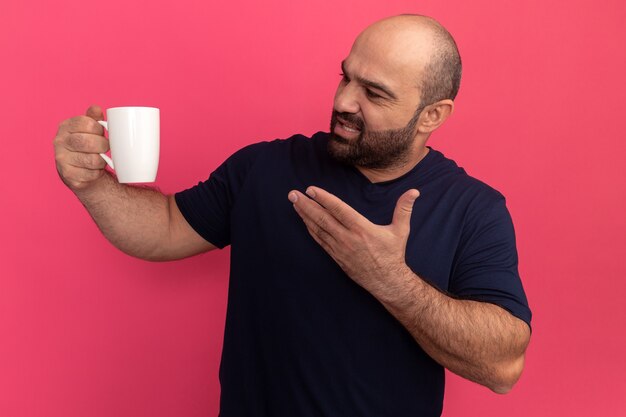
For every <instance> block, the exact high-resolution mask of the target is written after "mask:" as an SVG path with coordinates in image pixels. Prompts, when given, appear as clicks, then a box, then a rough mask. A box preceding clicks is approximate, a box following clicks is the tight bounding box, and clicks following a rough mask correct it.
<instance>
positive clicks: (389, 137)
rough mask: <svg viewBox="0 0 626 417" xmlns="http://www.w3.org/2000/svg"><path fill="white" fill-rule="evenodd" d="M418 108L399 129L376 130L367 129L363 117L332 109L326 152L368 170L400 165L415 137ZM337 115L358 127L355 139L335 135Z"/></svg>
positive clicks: (419, 112) (339, 159)
mask: <svg viewBox="0 0 626 417" xmlns="http://www.w3.org/2000/svg"><path fill="white" fill-rule="evenodd" d="M422 109H423V107H421V106H420V107H419V108H418V109H417V110H416V112H415V114H414V115H413V117H412V118H411V120H409V123H408V124H407V125H406V126H405V127H403V128H400V129H388V130H383V131H380V132H369V131H368V130H367V128H365V126H364V123H363V120H361V119H360V118H359V117H357V116H355V115H354V114H352V113H338V112H337V111H335V110H333V113H332V116H331V119H330V137H329V139H328V153H329V154H330V156H331V157H333V158H334V159H336V160H337V161H339V162H342V163H344V164H348V165H353V166H358V167H362V168H370V169H387V168H391V167H395V166H402V165H404V164H406V163H407V162H408V158H409V149H410V148H411V146H413V141H414V139H415V132H414V131H415V126H416V125H417V120H418V119H419V116H420V114H421V113H422ZM337 116H339V117H341V118H342V119H343V120H345V121H346V122H347V123H349V124H351V125H352V126H355V127H356V128H358V129H359V130H360V131H361V133H360V134H359V137H358V138H356V139H355V140H347V139H345V138H342V137H341V136H337V135H336V134H335V133H334V131H335V126H336V125H337Z"/></svg>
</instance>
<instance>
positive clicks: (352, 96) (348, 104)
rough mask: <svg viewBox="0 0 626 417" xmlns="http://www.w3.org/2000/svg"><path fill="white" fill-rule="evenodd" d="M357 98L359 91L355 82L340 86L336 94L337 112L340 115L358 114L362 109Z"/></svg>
mask: <svg viewBox="0 0 626 417" xmlns="http://www.w3.org/2000/svg"><path fill="white" fill-rule="evenodd" d="M357 97H358V91H357V86H356V84H355V83H354V82H349V83H347V84H344V85H342V84H340V85H339V87H337V92H336V93H335V103H334V104H335V110H336V111H338V112H339V113H358V112H359V110H361V108H360V106H359V101H358V99H357Z"/></svg>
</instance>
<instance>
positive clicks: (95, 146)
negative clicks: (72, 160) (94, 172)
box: [64, 133, 109, 154]
mask: <svg viewBox="0 0 626 417" xmlns="http://www.w3.org/2000/svg"><path fill="white" fill-rule="evenodd" d="M64 145H65V147H66V148H67V149H69V150H70V151H73V152H84V153H93V154H98V153H105V152H107V151H108V150H109V141H108V140H107V139H106V138H105V137H104V136H100V135H96V134H91V133H72V134H70V135H68V136H67V137H66V139H65V143H64Z"/></svg>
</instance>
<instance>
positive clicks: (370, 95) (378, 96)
mask: <svg viewBox="0 0 626 417" xmlns="http://www.w3.org/2000/svg"><path fill="white" fill-rule="evenodd" d="M365 94H366V95H367V96H368V97H369V98H381V97H382V96H381V95H380V94H376V93H375V92H373V91H372V90H370V89H369V88H367V89H365Z"/></svg>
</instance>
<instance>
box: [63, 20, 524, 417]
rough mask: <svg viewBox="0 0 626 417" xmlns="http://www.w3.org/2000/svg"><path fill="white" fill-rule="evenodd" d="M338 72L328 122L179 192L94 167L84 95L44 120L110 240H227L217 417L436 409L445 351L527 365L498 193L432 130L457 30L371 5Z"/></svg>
mask: <svg viewBox="0 0 626 417" xmlns="http://www.w3.org/2000/svg"><path fill="white" fill-rule="evenodd" d="M341 71H342V75H341V76H342V78H341V81H340V82H339V86H338V88H337V92H336V95H335V99H334V106H333V111H332V117H331V123H330V132H329V133H324V132H319V133H317V134H315V135H313V136H312V137H311V138H307V137H304V136H302V135H295V136H293V137H291V138H289V139H286V140H276V141H273V142H262V143H257V144H254V145H250V146H248V147H245V148H244V149H242V150H240V151H238V152H236V153H235V154H234V155H232V156H231V157H230V158H228V159H227V160H226V161H225V162H224V163H223V164H222V165H221V166H220V167H219V168H217V169H216V170H215V171H214V172H213V173H212V174H211V175H210V177H209V178H208V179H207V180H206V181H204V182H201V183H199V184H198V185H196V186H194V187H192V188H190V189H187V190H185V191H182V192H179V193H177V194H175V195H163V194H161V193H160V192H158V191H155V190H149V189H145V188H136V187H133V186H129V185H123V184H119V183H118V182H117V181H116V180H115V178H114V177H113V176H112V174H110V173H109V172H106V171H104V166H105V164H104V162H103V161H102V159H101V158H100V157H99V156H98V153H101V152H106V151H107V149H108V144H107V140H106V139H105V138H104V137H103V129H102V127H101V126H100V125H99V124H98V123H97V122H96V120H101V119H102V111H101V110H100V108H99V107H97V106H92V107H90V109H89V110H88V111H87V115H86V116H79V117H75V118H72V119H69V120H67V121H65V122H63V123H62V124H61V126H60V128H59V132H58V134H57V137H56V139H55V149H56V161H57V169H58V171H59V174H60V176H61V178H62V180H63V181H64V182H65V183H66V184H67V185H68V187H69V188H70V189H71V190H72V191H73V192H74V193H75V194H76V195H77V196H78V198H79V199H80V200H81V202H82V203H83V204H84V205H85V207H86V208H87V210H88V211H89V213H90V214H91V215H92V217H93V218H94V220H95V221H96V223H97V224H98V226H99V227H100V229H101V230H102V232H103V233H104V234H105V236H106V237H107V238H108V239H109V240H110V241H111V242H112V243H113V244H114V245H115V246H117V247H118V248H119V249H121V250H122V251H124V252H126V253H129V254H131V255H133V256H136V257H139V258H142V259H147V260H159V261H162V260H174V259H180V258H184V257H188V256H192V255H196V254H199V253H202V252H206V251H209V250H212V249H215V248H223V247H225V246H227V245H230V246H231V257H232V259H231V271H230V282H229V293H228V309H227V317H226V328H225V336H224V348H223V355H222V362H221V368H220V382H221V387H222V392H221V404H220V415H221V416H223V417H241V416H274V417H275V416H322V415H323V416H438V415H440V414H441V411H442V404H443V394H444V368H447V369H449V370H450V371H452V372H454V373H456V374H458V375H461V376H463V377H465V378H467V379H469V380H472V381H475V382H477V383H479V384H482V385H484V386H486V387H488V388H490V389H491V390H493V391H495V392H497V393H505V392H508V391H509V390H510V389H511V388H512V387H513V385H514V384H515V383H516V381H517V380H518V378H519V377H520V374H521V372H522V369H523V367H524V353H525V350H526V347H527V345H528V342H529V339H530V320H531V312H530V309H529V308H528V303H527V300H526V296H525V294H524V290H523V288H522V284H521V280H520V278H519V274H518V267H517V264H518V260H517V251H516V246H515V236H514V230H513V225H512V221H511V218H510V216H509V213H508V210H507V208H506V205H505V200H504V197H503V196H502V195H501V194H500V193H499V192H497V191H496V190H494V189H493V188H491V187H489V186H488V185H486V184H484V183H482V182H480V181H478V180H476V179H474V178H472V177H470V176H468V175H467V174H466V173H465V171H464V170H463V169H461V168H459V167H458V166H457V165H456V163H454V162H453V161H451V160H450V159H447V158H446V157H445V156H444V155H443V154H442V153H440V152H438V151H436V150H435V149H432V148H431V147H428V146H427V145H426V142H427V140H428V138H429V137H430V135H431V133H432V132H434V131H435V130H436V129H437V128H438V127H439V126H441V125H442V124H443V123H444V122H445V121H446V119H447V118H448V117H449V116H450V115H451V114H452V111H453V108H454V99H455V97H456V94H457V91H458V89H459V84H460V79H461V59H460V57H459V53H458V50H457V47H456V44H455V42H454V40H453V38H452V37H451V36H450V34H449V33H448V31H447V30H446V29H444V28H443V27H442V26H441V25H440V24H439V23H437V22H436V21H435V20H433V19H431V18H428V17H424V16H415V15H402V16H396V17H392V18H388V19H384V20H382V21H379V22H376V23H375V24H373V25H371V26H370V27H368V28H367V29H366V30H365V31H363V32H362V33H361V34H360V35H359V36H358V38H357V39H356V41H355V42H354V45H353V47H352V49H351V51H350V53H349V55H348V56H347V57H346V59H345V60H344V61H343V62H342V63H341Z"/></svg>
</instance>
